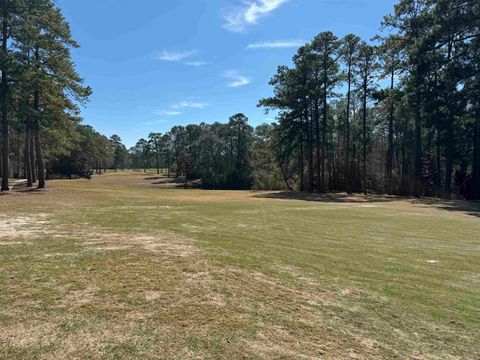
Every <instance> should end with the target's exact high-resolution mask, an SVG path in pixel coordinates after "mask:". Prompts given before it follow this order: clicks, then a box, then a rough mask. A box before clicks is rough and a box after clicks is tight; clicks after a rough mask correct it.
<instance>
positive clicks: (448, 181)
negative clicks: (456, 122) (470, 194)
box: [444, 116, 455, 198]
mask: <svg viewBox="0 0 480 360" xmlns="http://www.w3.org/2000/svg"><path fill="white" fill-rule="evenodd" d="M452 122H453V117H452V116H449V119H448V122H447V133H446V136H447V139H446V140H447V144H446V154H445V158H446V159H445V184H444V195H445V197H447V198H450V197H451V195H452V172H453V155H454V151H455V139H454V131H453V123H452Z"/></svg>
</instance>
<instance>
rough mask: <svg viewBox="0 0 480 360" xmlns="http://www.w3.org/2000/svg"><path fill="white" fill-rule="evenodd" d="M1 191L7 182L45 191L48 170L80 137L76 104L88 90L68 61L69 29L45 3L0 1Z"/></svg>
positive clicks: (47, 0)
mask: <svg viewBox="0 0 480 360" xmlns="http://www.w3.org/2000/svg"><path fill="white" fill-rule="evenodd" d="M0 23H1V24H0V29H1V30H0V31H1V45H0V46H1V48H0V71H1V74H2V77H1V83H0V108H1V122H2V126H1V147H0V148H1V156H0V159H1V160H0V162H1V166H0V174H1V178H2V182H1V190H2V191H6V190H9V177H17V178H19V177H23V178H25V179H27V183H28V186H32V185H33V184H34V183H37V187H38V188H40V189H41V188H44V187H45V179H46V176H47V174H48V170H51V169H52V168H53V166H54V165H55V164H54V163H55V161H56V159H60V158H62V157H64V156H66V155H67V154H68V153H70V152H71V151H72V150H73V149H74V147H75V146H76V144H75V142H78V139H79V134H80V133H81V131H82V127H81V125H80V120H81V119H80V117H79V110H78V106H77V104H81V103H84V102H85V101H86V100H87V98H88V96H89V95H90V93H91V89H90V88H89V87H86V86H84V85H83V80H82V78H81V77H80V76H79V75H78V74H77V72H76V71H75V68H74V64H73V62H72V59H71V49H72V48H76V47H77V46H78V44H77V43H76V42H75V41H74V40H73V39H72V37H71V33H70V29H69V25H68V23H67V22H66V21H65V19H64V18H63V16H62V14H61V11H60V9H59V8H58V7H57V6H56V5H55V4H54V2H53V1H51V0H35V1H31V0H1V1H0Z"/></svg>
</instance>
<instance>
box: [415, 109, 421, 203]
mask: <svg viewBox="0 0 480 360" xmlns="http://www.w3.org/2000/svg"><path fill="white" fill-rule="evenodd" d="M417 101H418V100H417ZM415 107H416V109H415V179H414V185H413V186H414V187H413V195H414V196H415V197H420V196H421V195H422V127H421V124H420V121H421V119H420V108H419V104H416V105H415Z"/></svg>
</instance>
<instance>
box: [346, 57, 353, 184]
mask: <svg viewBox="0 0 480 360" xmlns="http://www.w3.org/2000/svg"><path fill="white" fill-rule="evenodd" d="M351 88H352V61H351V59H350V60H349V62H348V90H347V116H346V124H345V125H346V128H347V129H346V130H347V141H346V145H345V190H346V191H347V193H349V194H350V193H351V192H352V189H351V180H350V101H351V97H352V90H351Z"/></svg>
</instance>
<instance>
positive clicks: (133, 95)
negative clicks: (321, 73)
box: [57, 0, 395, 146]
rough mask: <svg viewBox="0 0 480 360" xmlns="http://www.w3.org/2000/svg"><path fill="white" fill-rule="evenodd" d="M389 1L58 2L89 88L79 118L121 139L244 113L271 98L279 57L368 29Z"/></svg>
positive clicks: (259, 115) (257, 117) (255, 116)
mask: <svg viewBox="0 0 480 360" xmlns="http://www.w3.org/2000/svg"><path fill="white" fill-rule="evenodd" d="M394 3H395V1H394V0H363V1H361V0H248V1H243V0H81V1H78V0H57V4H58V5H59V6H60V7H61V8H62V10H63V13H64V15H65V17H66V19H67V20H68V21H69V23H70V25H71V28H72V32H73V37H74V38H75V39H76V40H77V41H78V42H79V43H80V45H81V48H80V49H76V50H74V51H73V57H74V61H75V63H76V65H77V68H78V71H79V73H80V74H81V75H82V76H83V77H84V78H85V80H86V83H87V84H88V85H90V86H91V87H92V88H93V91H94V94H93V96H92V97H91V99H90V101H89V103H88V105H87V106H86V107H85V108H83V109H82V116H83V117H84V119H85V123H87V124H90V125H92V126H94V127H95V129H97V130H98V131H99V132H101V133H103V134H105V135H107V136H110V135H112V134H114V133H115V134H118V135H120V137H121V138H122V139H123V140H124V143H125V144H126V145H127V146H133V145H134V144H135V142H136V141H137V140H138V139H139V138H141V137H146V136H148V134H149V133H150V132H152V131H154V132H166V131H168V130H169V129H170V128H171V127H172V126H173V125H187V124H190V123H200V122H202V121H203V122H208V123H212V122H215V121H219V122H225V121H227V120H228V117H229V116H231V115H233V114H235V113H238V112H243V113H244V114H245V115H247V116H248V117H249V119H250V123H251V124H252V125H254V126H255V125H258V124H260V123H262V122H265V121H267V122H271V121H273V120H274V119H273V118H272V115H265V114H264V113H263V110H261V109H258V108H257V107H256V105H257V103H258V100H259V99H260V98H262V97H266V96H270V95H271V94H272V89H271V87H270V86H269V85H268V81H269V79H270V78H271V76H272V75H273V74H274V73H275V70H276V67H277V66H278V65H290V64H291V58H292V56H293V54H294V53H295V51H296V49H297V48H298V45H299V44H301V43H304V42H307V41H309V40H310V39H311V38H313V36H315V35H316V34H317V33H319V32H321V31H326V30H331V31H333V32H334V33H336V34H337V36H339V37H341V36H344V35H345V34H347V33H355V34H357V35H359V36H361V37H363V38H364V39H370V38H371V37H373V36H374V35H375V34H376V33H377V32H378V29H379V26H380V22H381V20H382V18H383V16H384V15H386V14H388V13H390V12H391V11H392V9H393V5H394Z"/></svg>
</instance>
